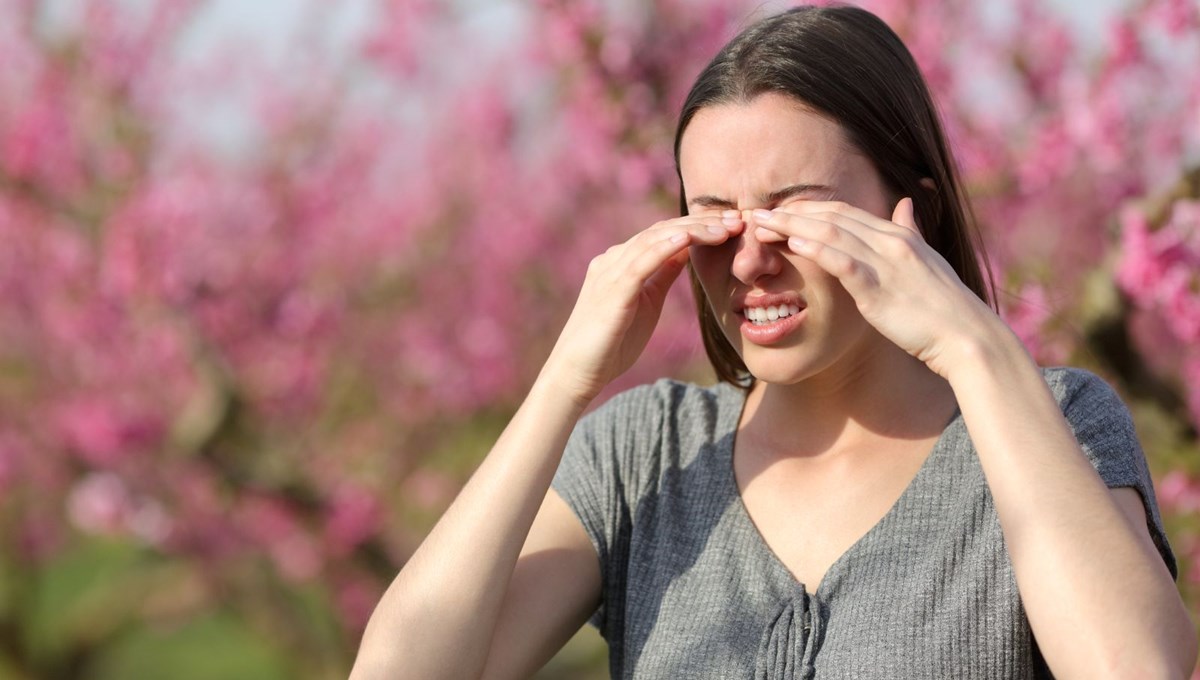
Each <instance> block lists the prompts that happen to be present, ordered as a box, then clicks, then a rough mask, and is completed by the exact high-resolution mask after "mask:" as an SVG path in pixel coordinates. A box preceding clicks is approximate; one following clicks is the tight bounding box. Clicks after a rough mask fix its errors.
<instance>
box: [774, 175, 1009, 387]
mask: <svg viewBox="0 0 1200 680" xmlns="http://www.w3.org/2000/svg"><path fill="white" fill-rule="evenodd" d="M751 219H752V222H751V224H753V225H755V226H756V227H757V230H756V231H755V237H756V238H757V239H758V240H759V241H760V242H764V243H771V242H776V243H777V242H780V241H787V247H788V249H789V250H791V251H792V252H794V253H796V254H798V255H800V256H802V257H805V258H807V259H809V260H811V261H812V262H814V263H815V264H816V265H817V266H819V267H821V269H823V270H824V271H826V272H828V273H829V274H830V275H832V276H834V277H836V278H837V279H838V280H839V281H840V282H841V284H842V286H843V287H844V288H845V289H846V291H847V292H848V293H850V295H851V296H852V297H853V298H854V301H855V303H856V304H857V305H858V310H859V312H860V313H861V314H862V315H863V318H865V319H866V320H867V322H868V323H870V324H871V325H872V326H874V327H875V329H876V330H878V331H879V332H880V333H881V334H883V335H884V337H886V338H888V339H889V340H891V341H892V342H894V343H895V344H896V345H898V346H899V347H901V348H902V349H904V350H905V351H906V352H908V353H909V354H911V355H913V356H915V357H917V358H918V359H920V360H921V361H923V362H925V364H926V365H927V366H929V367H930V368H931V369H932V370H933V371H935V372H936V373H938V374H939V375H941V376H942V377H943V378H947V379H948V378H949V377H950V373H951V372H952V370H953V366H954V365H955V364H957V363H958V362H959V361H960V360H962V359H965V357H963V354H964V350H969V349H970V348H972V347H975V348H978V347H979V345H978V343H980V342H988V341H992V340H997V339H1000V338H1002V337H1006V336H1008V335H1011V332H1010V331H1008V328H1007V326H1005V325H1004V322H1003V321H1001V320H1000V318H999V317H998V316H996V314H995V313H994V312H992V310H991V309H990V308H989V307H988V306H987V305H986V304H984V302H983V301H982V300H980V299H979V298H978V297H977V296H976V295H975V294H974V293H973V292H971V290H970V289H969V288H967V287H966V285H964V284H963V282H962V281H961V280H960V279H959V278H958V275H957V274H956V273H955V272H954V270H953V269H952V268H951V267H950V265H949V264H948V263H947V262H946V260H945V259H944V258H943V257H942V256H941V255H940V254H938V253H937V252H936V251H935V250H933V248H930V247H929V245H928V244H926V243H925V240H924V239H923V238H922V237H921V233H920V231H919V230H918V228H917V224H916V220H915V218H914V217H913V207H912V199H911V198H904V199H901V200H900V202H899V203H897V204H896V208H895V210H894V211H893V213H892V220H891V221H890V222H889V221H888V220H885V219H882V218H880V217H877V216H875V215H873V214H871V213H870V212H868V211H866V210H862V209H860V208H856V207H854V206H850V205H847V204H845V203H838V202H826V201H799V202H796V203H793V204H790V205H788V206H787V207H785V208H778V209H776V210H771V211H766V210H755V211H753V212H752V215H751Z"/></svg>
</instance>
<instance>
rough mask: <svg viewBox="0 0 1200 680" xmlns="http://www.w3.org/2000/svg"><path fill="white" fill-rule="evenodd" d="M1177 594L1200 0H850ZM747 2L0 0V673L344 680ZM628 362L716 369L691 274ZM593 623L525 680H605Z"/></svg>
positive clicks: (666, 175)
mask: <svg viewBox="0 0 1200 680" xmlns="http://www.w3.org/2000/svg"><path fill="white" fill-rule="evenodd" d="M863 5H864V6H866V7H867V8H869V9H871V10H873V11H875V12H877V13H879V14H880V15H881V16H882V17H883V18H884V19H885V20H887V21H888V22H889V23H890V24H891V25H892V26H893V27H894V28H895V29H896V30H897V31H898V32H899V33H900V34H901V35H902V36H903V37H904V38H905V40H906V41H907V43H908V44H909V45H910V47H911V49H912V50H913V52H914V53H915V55H916V56H917V58H918V61H919V62H920V63H921V65H922V67H923V69H924V70H925V72H926V74H927V76H928V79H929V82H930V83H931V86H932V87H933V89H934V90H935V92H936V95H937V96H938V97H939V99H940V103H941V106H942V109H943V111H942V112H943V115H944V118H945V120H946V123H947V125H948V127H949V130H950V132H951V135H952V137H953V141H954V144H955V147H956V150H957V152H958V155H959V158H960V160H961V163H962V165H963V169H964V172H965V174H966V177H967V179H968V182H969V186H970V189H971V191H972V194H973V196H974V198H975V199H976V201H977V207H978V209H979V214H980V217H981V221H982V223H983V227H984V229H985V233H986V238H987V240H988V242H989V245H990V246H991V256H992V260H993V261H992V264H993V266H994V268H995V269H996V271H997V272H998V278H999V283H1000V288H1001V289H1002V291H1003V293H1002V295H1001V305H1002V307H1003V310H1004V314H1005V316H1006V318H1007V319H1008V320H1009V322H1010V323H1011V324H1012V325H1013V327H1014V328H1015V329H1016V330H1017V331H1018V332H1019V333H1020V335H1021V336H1022V338H1024V339H1025V341H1026V342H1027V344H1028V346H1029V347H1030V349H1031V351H1032V352H1033V353H1034V354H1035V355H1036V356H1037V357H1038V358H1039V360H1041V361H1042V362H1043V363H1046V364H1060V363H1069V364H1074V365H1079V366H1084V367H1087V368H1089V369H1092V370H1094V371H1096V372H1098V373H1100V374H1101V375H1103V376H1105V377H1106V378H1107V379H1108V380H1109V381H1110V382H1112V383H1113V384H1114V385H1115V386H1116V387H1117V388H1118V390H1119V391H1120V392H1121V394H1122V395H1123V396H1124V397H1125V399H1126V400H1127V402H1128V403H1129V404H1130V406H1131V409H1132V410H1133V412H1134V414H1135V418H1136V421H1137V425H1138V428H1139V433H1140V436H1141V438H1142V441H1143V444H1144V446H1145V449H1146V452H1147V456H1148V458H1149V461H1150V464H1151V467H1152V470H1153V472H1154V474H1155V479H1156V482H1157V485H1158V493H1159V500H1160V503H1161V505H1162V509H1163V512H1164V515H1165V521H1166V524H1167V528H1168V532H1169V533H1170V536H1171V540H1172V543H1173V545H1174V548H1175V551H1176V553H1177V555H1178V557H1179V565H1180V576H1179V581H1178V582H1179V587H1180V589H1181V590H1182V592H1183V593H1184V596H1185V598H1186V600H1187V602H1188V603H1189V607H1190V608H1191V611H1192V612H1193V618H1200V446H1198V444H1197V427H1198V426H1200V69H1197V68H1196V65H1197V64H1200V8H1198V4H1197V3H1196V2H1195V0H1126V1H1122V0H1111V1H1109V2H1103V3H1095V2H1082V1H1081V2H1075V3H1071V2H1066V1H1065V0H1064V1H1063V2H1060V3H1057V4H1054V3H1050V4H1048V3H1045V2H1042V1H1041V0H997V1H996V2H989V3H975V2H968V1H966V0H944V1H938V0H878V1H871V2H864V3H863ZM782 6H783V5H782V4H780V3H763V2H761V1H760V0H652V1H645V2H640V1H634V0H538V1H536V2H516V1H515V0H513V1H510V2H504V1H497V2H483V1H481V0H474V1H471V0H457V1H443V2H438V1H436V0H349V1H345V2H339V3H334V2H322V1H320V0H311V1H307V2H306V1H304V0H272V1H270V2H267V1H265V0H264V1H262V2H254V3H248V2H232V1H224V0H208V1H206V0H124V1H122V0H112V1H103V2H102V1H99V0H96V1H94V2H89V1H71V0H59V1H53V0H0V542H2V545H0V679H5V678H14V679H16V678H22V679H23V678H56V679H57V678H63V679H66V678H86V679H96V680H101V679H103V680H107V679H110V678H114V679H115V678H122V679H124V678H158V677H171V678H177V679H178V678H183V679H187V678H217V677H220V678H255V679H263V678H267V679H269V678H302V679H304V678H311V679H318V678H322V679H323V678H337V677H344V676H345V675H346V673H347V672H348V670H349V667H350V664H351V662H352V659H353V655H354V652H355V649H356V647H357V643H358V639H359V636H360V634H361V631H362V629H363V626H364V624H365V622H366V619H367V617H368V615H369V614H370V611H371V609H372V607H373V605H374V603H375V602H376V600H377V598H378V597H379V595H380V594H381V593H382V591H383V589H384V588H385V587H386V585H387V583H388V582H389V581H390V580H391V578H392V576H393V575H394V574H395V572H396V571H397V570H398V569H399V568H400V566H401V565H403V564H404V562H405V559H406V558H407V556H408V555H410V554H411V553H412V551H413V550H414V549H415V548H416V546H417V545H418V544H419V542H420V540H421V538H422V536H423V535H424V533H425V532H426V531H427V530H428V529H429V527H431V526H432V523H433V522H434V521H435V520H436V518H437V517H438V516H439V515H440V513H441V512H442V511H443V510H444V509H445V508H446V506H447V505H448V503H449V502H450V501H451V499H452V498H453V496H454V494H455V491H456V489H458V488H459V486H460V485H461V484H462V483H463V482H464V481H465V479H466V478H467V476H468V475H469V474H470V471H471V470H472V469H473V467H474V466H475V465H476V464H477V462H478V461H479V460H480V458H481V457H482V456H483V455H484V454H485V453H486V451H487V449H488V448H489V446H490V444H491V442H492V441H493V440H494V438H495V437H496V435H497V434H498V432H499V431H500V429H501V428H502V427H503V425H504V424H505V422H506V421H507V419H508V417H509V416H510V415H511V414H512V412H513V411H514V409H515V407H516V405H517V404H518V402H519V400H520V399H521V397H522V395H523V391H524V390H525V389H526V388H527V387H528V385H529V384H530V382H531V380H532V377H533V376H534V375H535V374H536V371H537V369H538V368H539V366H540V361H541V359H542V358H543V357H544V356H545V355H546V353H547V351H548V349H549V347H550V345H551V343H552V342H553V339H554V338H555V336H556V332H557V329H558V328H559V326H560V325H561V323H562V322H563V321H564V320H565V318H566V314H567V313H568V311H569V309H570V306H571V304H572V302H573V299H574V295H575V293H576V291H577V290H578V286H579V284H580V282H581V281H582V277H583V271H584V267H585V265H586V262H587V261H588V260H589V259H590V258H591V257H592V256H593V255H595V254H596V253H599V252H600V251H602V250H603V249H604V248H606V247H607V246H608V245H610V244H611V243H614V242H616V241H618V240H623V239H624V238H626V237H627V236H629V235H631V234H632V233H634V232H636V231H638V230H640V229H642V228H644V227H646V226H648V225H649V224H650V223H652V222H654V221H656V220H658V219H662V218H664V217H668V216H671V215H672V211H673V208H674V207H675V205H676V203H675V200H676V199H675V191H676V183H675V178H674V173H673V169H672V166H671V153H670V141H671V134H672V132H673V128H674V117H675V114H676V112H677V110H678V107H679V105H680V103H681V101H682V98H683V95H684V93H685V92H686V89H687V87H688V86H689V85H690V82H691V80H692V78H693V77H694V76H695V75H696V74H697V73H698V71H699V69H700V68H701V67H702V66H703V64H704V63H705V62H706V60H707V59H708V58H709V57H711V56H712V54H713V53H714V52H715V51H716V49H717V48H718V47H719V46H720V45H721V44H722V43H723V42H724V41H725V40H727V39H728V38H730V37H732V35H733V34H734V33H736V32H737V30H738V29H739V28H741V27H744V26H745V25H747V24H748V23H749V22H750V21H751V20H752V19H753V18H754V17H756V16H760V15H762V14H763V13H764V12H768V11H773V10H776V9H779V8H781V7H782ZM673 294H674V297H673V298H672V300H671V301H670V305H669V307H668V309H667V311H666V313H665V314H664V320H663V323H662V327H661V328H660V331H659V333H658V335H657V336H656V338H655V339H654V341H653V342H652V344H651V347H650V348H649V350H648V352H647V355H646V357H644V358H643V361H642V362H640V363H639V364H638V366H637V367H635V369H634V370H633V371H632V372H631V374H630V375H629V376H626V377H625V378H624V379H623V380H622V382H621V384H620V385H617V386H615V387H614V389H619V388H621V387H624V386H628V385H630V384H633V383H636V382H640V381H645V380H650V379H653V378H655V377H658V376H661V375H672V376H676V377H683V378H689V379H696V380H701V381H705V380H711V377H710V374H709V372H708V368H707V366H706V365H705V362H704V359H703V352H702V350H701V348H700V344H699V341H698V336H697V332H696V330H695V325H694V322H693V320H692V314H691V311H690V304H691V301H690V298H689V295H688V293H687V292H686V290H684V286H682V285H681V286H679V287H678V289H677V290H676V291H674V293H673ZM604 655H605V652H604V648H603V646H602V643H601V641H599V640H598V638H597V636H596V635H595V633H594V632H592V631H590V630H585V631H584V632H582V633H581V634H580V635H579V636H577V638H576V639H575V640H573V641H572V642H571V643H570V644H569V645H568V647H567V648H566V649H565V650H564V651H563V652H562V653H561V654H560V655H559V656H558V657H557V658H556V659H555V660H554V661H553V662H552V663H551V665H550V667H548V668H547V669H546V670H545V671H544V672H543V673H542V674H541V675H540V676H539V677H542V678H547V679H548V678H602V677H607V676H606V672H605V667H604Z"/></svg>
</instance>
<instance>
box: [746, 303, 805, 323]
mask: <svg viewBox="0 0 1200 680" xmlns="http://www.w3.org/2000/svg"><path fill="white" fill-rule="evenodd" d="M799 313H800V307H799V306H797V305H778V306H771V307H747V308H746V318H747V319H750V321H752V322H754V323H770V322H772V321H775V320H777V319H782V318H784V317H788V316H791V315H793V314H799Z"/></svg>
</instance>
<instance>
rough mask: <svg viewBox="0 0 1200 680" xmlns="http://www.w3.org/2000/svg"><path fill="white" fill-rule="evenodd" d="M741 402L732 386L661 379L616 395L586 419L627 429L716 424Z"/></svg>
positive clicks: (739, 393)
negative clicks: (687, 422) (673, 423)
mask: <svg viewBox="0 0 1200 680" xmlns="http://www.w3.org/2000/svg"><path fill="white" fill-rule="evenodd" d="M742 398H743V397H742V393H741V391H740V390H739V389H738V388H736V387H734V386H732V385H727V384H724V383H718V384H716V385H709V386H703V385H697V384H694V383H689V382H683V381H679V380H672V379H668V378H663V379H661V380H658V381H656V382H654V383H651V384H647V385H639V386H637V387H634V388H631V389H628V390H625V391H623V392H619V393H617V394H616V395H614V396H613V397H612V398H610V399H608V400H607V401H605V402H604V403H603V404H601V405H600V406H599V407H597V408H596V409H595V410H593V411H592V412H591V413H589V414H588V415H587V416H586V419H588V420H591V421H598V422H601V423H610V424H613V425H620V426H623V427H628V428H636V427H638V426H643V427H645V426H650V425H658V426H661V425H664V424H666V423H668V422H680V421H690V422H695V421H702V422H703V421H708V422H712V423H714V424H715V422H716V421H717V420H719V419H720V417H721V415H722V413H725V412H727V411H729V410H730V409H732V408H735V407H737V408H740V403H741V400H742Z"/></svg>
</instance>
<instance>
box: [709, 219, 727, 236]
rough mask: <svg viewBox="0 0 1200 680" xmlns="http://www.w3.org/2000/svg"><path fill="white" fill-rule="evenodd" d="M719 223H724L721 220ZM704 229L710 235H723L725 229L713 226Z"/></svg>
mask: <svg viewBox="0 0 1200 680" xmlns="http://www.w3.org/2000/svg"><path fill="white" fill-rule="evenodd" d="M721 221H722V222H724V221H725V220H721ZM705 228H706V229H708V233H710V234H724V233H725V227H718V226H717V225H715V224H710V225H708V226H707V227H705Z"/></svg>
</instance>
